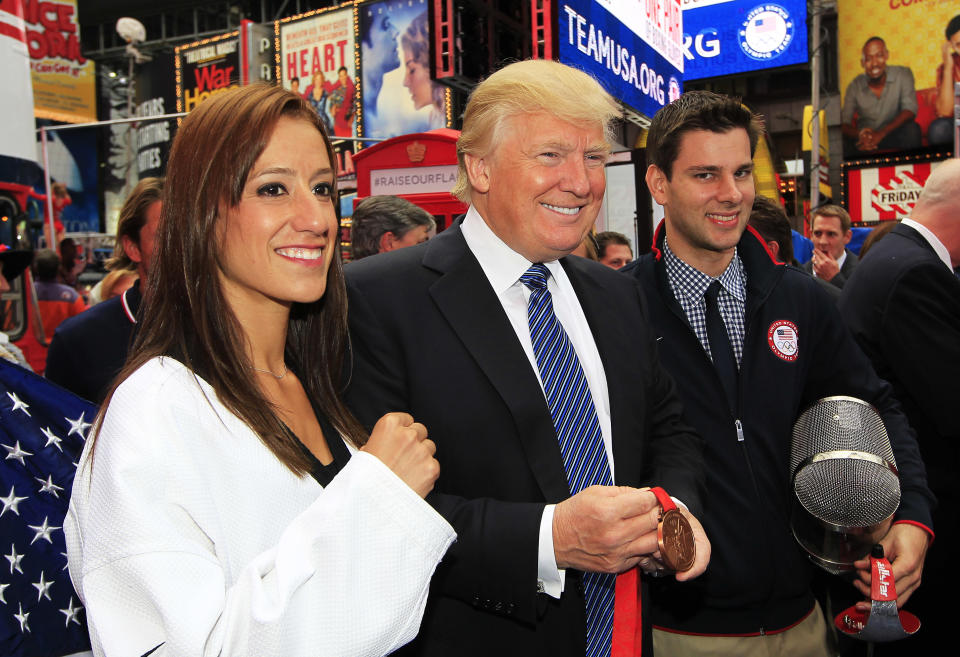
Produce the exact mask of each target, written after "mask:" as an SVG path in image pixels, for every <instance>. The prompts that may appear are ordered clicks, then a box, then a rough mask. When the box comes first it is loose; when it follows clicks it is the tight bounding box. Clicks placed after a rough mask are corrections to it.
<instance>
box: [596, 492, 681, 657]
mask: <svg viewBox="0 0 960 657" xmlns="http://www.w3.org/2000/svg"><path fill="white" fill-rule="evenodd" d="M649 490H650V491H651V492H652V493H653V494H654V495H656V496H657V502H659V503H660V508H661V509H663V510H664V511H669V510H671V509H675V508H677V505H676V504H675V503H674V501H673V499H672V498H671V497H670V496H669V495H667V492H666V491H665V490H663V489H662V488H660V487H659V486H655V487H653V488H651V489H649ZM640 607H641V606H640V572H639V569H638V568H636V567H634V568H631V569H630V570H628V571H627V572H625V573H621V574H620V575H617V584H616V589H615V591H614V603H613V637H612V639H611V645H610V657H640V653H641V652H642V650H643V616H642V613H641V608H640Z"/></svg>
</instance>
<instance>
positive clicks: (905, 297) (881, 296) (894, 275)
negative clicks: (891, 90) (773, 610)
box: [840, 159, 960, 654]
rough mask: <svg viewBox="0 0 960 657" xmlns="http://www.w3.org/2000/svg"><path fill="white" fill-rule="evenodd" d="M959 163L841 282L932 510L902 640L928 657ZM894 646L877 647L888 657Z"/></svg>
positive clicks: (955, 292) (939, 599) (935, 611)
mask: <svg viewBox="0 0 960 657" xmlns="http://www.w3.org/2000/svg"><path fill="white" fill-rule="evenodd" d="M958 266H960V160H955V159H951V160H947V161H945V162H943V163H941V164H940V166H939V167H937V168H936V169H934V171H933V173H932V174H931V175H930V177H929V178H928V179H927V182H926V185H925V186H924V188H923V191H922V192H921V193H920V198H919V199H917V204H916V206H915V207H914V209H913V212H912V213H911V215H910V218H909V219H904V220H903V221H902V222H901V223H900V224H899V225H897V226H895V227H894V228H893V230H892V231H890V233H888V234H887V236H886V237H884V238H883V239H882V240H881V241H879V242H877V243H876V245H875V246H874V247H873V248H872V249H871V250H870V255H869V257H867V258H864V259H863V261H862V262H861V264H860V267H858V268H857V271H856V272H854V274H853V276H852V277H851V278H850V280H849V281H848V282H847V285H846V287H844V289H843V294H842V295H841V297H840V313H841V315H842V316H843V319H844V321H845V322H846V323H847V325H848V326H849V327H850V329H851V331H852V332H853V335H854V337H855V338H856V339H857V341H858V342H859V343H860V346H861V347H862V348H863V350H864V352H866V354H867V356H869V357H870V360H872V361H873V365H874V367H875V368H876V370H877V374H879V375H880V376H881V377H882V378H884V379H886V380H887V381H889V382H890V383H891V384H893V387H894V390H895V392H896V395H897V399H899V400H900V402H901V404H902V405H903V410H904V413H906V415H907V417H908V418H909V420H910V424H911V425H912V426H913V428H914V429H915V430H916V431H917V436H918V439H919V443H920V453H921V455H922V456H923V459H924V461H925V462H926V465H927V476H928V480H929V482H930V488H931V489H932V490H933V493H934V494H935V495H936V496H937V501H938V506H937V509H936V510H935V511H934V516H933V522H934V528H935V529H936V531H937V540H936V541H935V542H934V543H933V545H931V547H930V552H929V555H928V557H927V562H926V567H925V570H924V578H923V582H924V585H923V586H922V587H921V588H920V589H919V592H918V594H917V595H916V596H914V599H913V600H914V601H912V602H911V605H910V610H911V611H913V612H914V613H916V614H917V616H919V617H920V620H921V622H922V623H923V629H922V631H920V632H918V633H917V635H916V636H915V637H914V638H911V639H910V640H909V641H904V642H902V643H903V646H902V648H903V649H904V650H906V651H907V652H908V653H909V654H924V653H925V652H927V651H926V650H924V648H926V647H929V648H930V652H936V651H937V650H938V648H937V646H941V645H944V644H945V643H946V642H949V641H950V640H951V639H952V629H953V625H952V623H953V613H952V609H951V608H950V605H944V604H943V600H947V599H949V596H950V595H952V591H953V585H952V582H953V568H952V564H951V563H949V562H948V559H950V558H951V557H952V556H953V553H954V552H955V550H956V545H957V540H958V539H960V536H958V526H960V522H958V519H957V509H958V504H960V496H958V492H960V491H958V486H957V467H958V466H960V415H958V414H957V410H956V403H957V376H958V372H960V279H958V278H957V275H956V274H955V272H954V269H955V268H956V267H958ZM896 647H898V646H895V645H891V646H889V647H888V646H884V647H883V651H882V653H881V654H892V653H891V649H893V648H896Z"/></svg>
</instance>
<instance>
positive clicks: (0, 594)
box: [0, 584, 10, 604]
mask: <svg viewBox="0 0 960 657" xmlns="http://www.w3.org/2000/svg"><path fill="white" fill-rule="evenodd" d="M9 586H10V585H9V584H0V603H3V604H7V600H6V598H5V597H4V591H6V590H7V587H9Z"/></svg>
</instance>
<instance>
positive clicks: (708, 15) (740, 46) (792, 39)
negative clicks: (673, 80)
mask: <svg viewBox="0 0 960 657" xmlns="http://www.w3.org/2000/svg"><path fill="white" fill-rule="evenodd" d="M683 57H684V76H683V77H684V79H685V80H697V79H700V78H707V77H716V76H720V75H729V74H731V73H744V72H747V71H756V70H760V69H765V68H774V67H778V66H789V65H790V64H801V63H803V62H806V61H807V59H808V55H807V5H806V0H775V1H774V2H758V1H757V0H683Z"/></svg>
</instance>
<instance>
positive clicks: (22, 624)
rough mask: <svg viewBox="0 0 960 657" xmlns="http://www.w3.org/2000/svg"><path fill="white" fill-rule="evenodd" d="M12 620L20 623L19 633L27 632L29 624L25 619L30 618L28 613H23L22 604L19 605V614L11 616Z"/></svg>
mask: <svg viewBox="0 0 960 657" xmlns="http://www.w3.org/2000/svg"><path fill="white" fill-rule="evenodd" d="M13 617H14V618H16V619H17V621H18V622H19V623H20V632H21V634H22V633H23V632H29V631H30V624H29V623H28V622H27V619H28V618H30V612H29V611H28V612H27V613H23V603H22V602H21V603H20V612H19V613H17V614H14V615H13Z"/></svg>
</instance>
